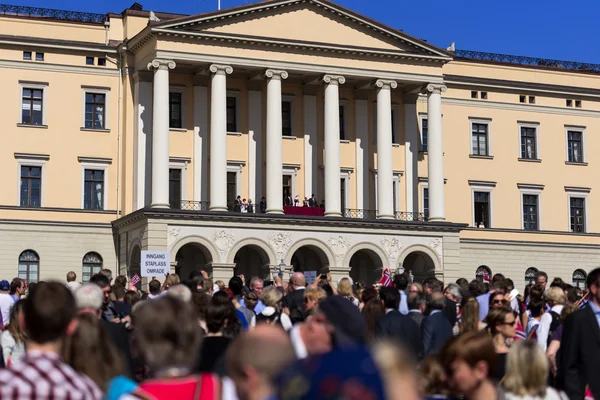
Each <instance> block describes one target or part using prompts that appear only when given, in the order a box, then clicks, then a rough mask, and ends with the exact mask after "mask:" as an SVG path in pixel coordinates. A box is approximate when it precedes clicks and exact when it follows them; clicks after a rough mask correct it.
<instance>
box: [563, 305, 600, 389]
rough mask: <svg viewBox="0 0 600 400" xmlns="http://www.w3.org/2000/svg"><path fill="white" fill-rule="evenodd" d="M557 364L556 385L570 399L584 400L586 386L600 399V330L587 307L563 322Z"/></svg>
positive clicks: (591, 311) (590, 309)
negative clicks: (557, 384)
mask: <svg viewBox="0 0 600 400" xmlns="http://www.w3.org/2000/svg"><path fill="white" fill-rule="evenodd" d="M557 365H558V383H559V386H560V387H562V388H563V389H564V391H565V392H566V393H567V396H568V397H569V398H570V399H571V400H583V398H584V394H585V393H584V392H585V387H586V385H589V386H590V389H591V391H592V394H593V395H594V398H595V399H600V379H599V377H600V328H599V327H598V321H597V320H596V316H595V315H594V311H593V310H592V308H591V307H590V306H587V307H585V308H584V309H583V310H580V311H576V312H574V313H572V314H570V315H569V316H568V317H567V318H566V319H565V322H564V326H563V336H562V341H561V345H560V350H559V354H558V357H557Z"/></svg>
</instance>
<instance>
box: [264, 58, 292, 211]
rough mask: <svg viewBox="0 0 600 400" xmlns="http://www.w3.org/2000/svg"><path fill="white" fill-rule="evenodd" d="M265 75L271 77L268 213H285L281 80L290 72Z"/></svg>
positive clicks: (268, 92)
mask: <svg viewBox="0 0 600 400" xmlns="http://www.w3.org/2000/svg"><path fill="white" fill-rule="evenodd" d="M265 75H266V77H267V78H268V79H269V81H268V82H267V214H283V192H282V187H283V159H282V155H281V152H282V150H281V140H282V139H281V132H282V125H281V81H282V80H283V79H286V78H287V77H288V73H287V72H286V71H279V70H274V69H268V70H267V71H266V72H265ZM292 195H293V194H292Z"/></svg>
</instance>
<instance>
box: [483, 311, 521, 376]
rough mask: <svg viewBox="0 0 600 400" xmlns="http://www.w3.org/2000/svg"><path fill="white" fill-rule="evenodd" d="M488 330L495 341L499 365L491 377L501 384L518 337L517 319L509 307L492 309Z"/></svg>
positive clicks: (489, 315) (487, 321) (488, 319)
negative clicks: (512, 347)
mask: <svg viewBox="0 0 600 400" xmlns="http://www.w3.org/2000/svg"><path fill="white" fill-rule="evenodd" d="M486 323H487V330H488V332H489V334H490V336H491V338H492V340H493V343H494V350H495V351H496V354H497V355H498V358H497V360H498V361H497V365H496V368H495V369H494V372H493V374H492V375H491V377H492V378H493V379H494V380H495V381H496V382H500V381H501V380H502V379H503V378H504V374H505V365H506V357H507V354H508V351H509V350H510V348H509V347H508V345H507V343H512V341H513V340H514V338H515V336H516V335H517V317H516V316H515V313H514V311H513V310H511V309H510V308H509V307H502V308H492V309H491V310H490V313H489V314H488V316H487V318H486Z"/></svg>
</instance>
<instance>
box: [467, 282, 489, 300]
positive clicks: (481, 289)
mask: <svg viewBox="0 0 600 400" xmlns="http://www.w3.org/2000/svg"><path fill="white" fill-rule="evenodd" d="M469 293H470V294H471V296H473V297H475V298H477V297H479V296H481V295H482V294H484V293H485V285H484V284H483V282H482V281H480V280H478V279H473V280H472V281H471V282H469Z"/></svg>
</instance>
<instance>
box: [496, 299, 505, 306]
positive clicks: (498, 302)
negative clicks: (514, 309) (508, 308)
mask: <svg viewBox="0 0 600 400" xmlns="http://www.w3.org/2000/svg"><path fill="white" fill-rule="evenodd" d="M492 304H505V305H506V304H508V301H506V300H502V299H497V300H492Z"/></svg>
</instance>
